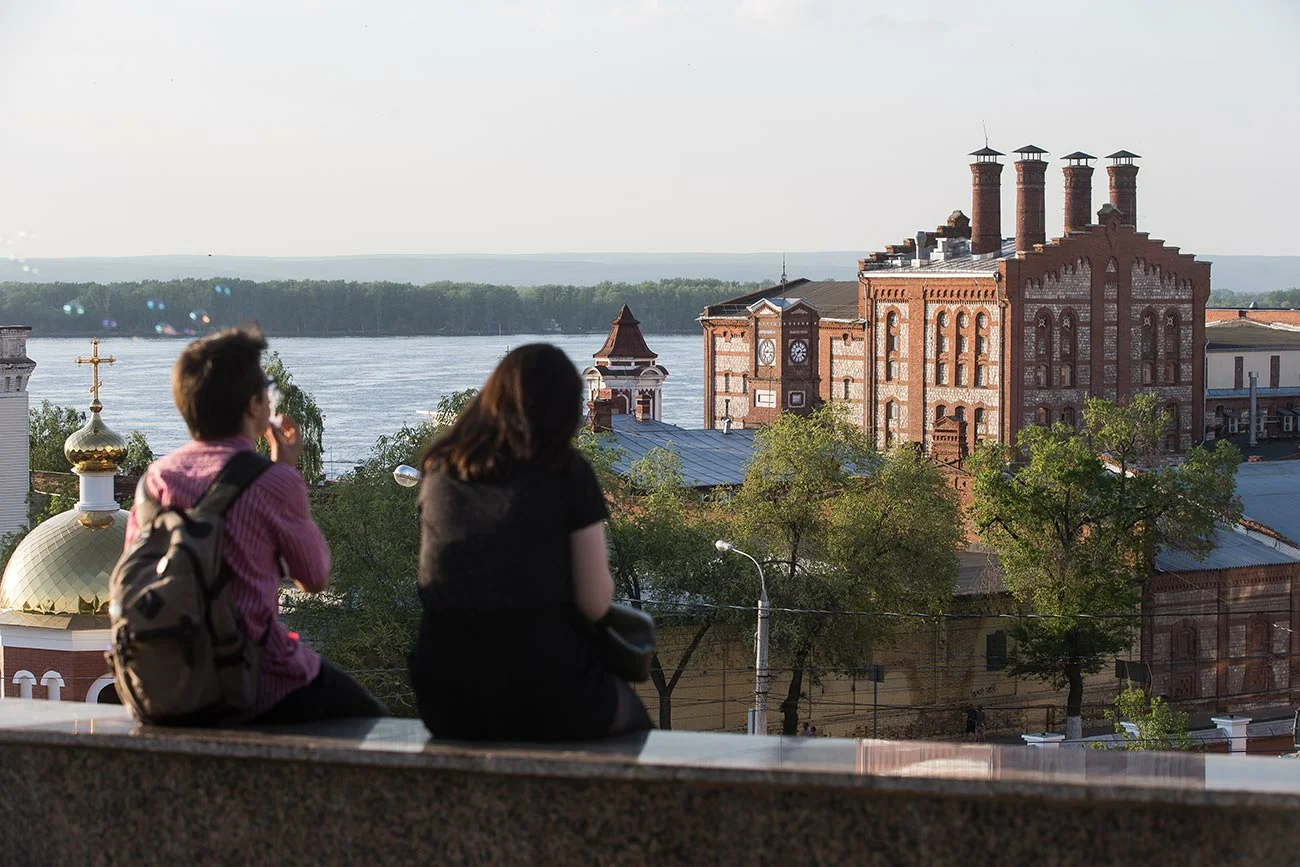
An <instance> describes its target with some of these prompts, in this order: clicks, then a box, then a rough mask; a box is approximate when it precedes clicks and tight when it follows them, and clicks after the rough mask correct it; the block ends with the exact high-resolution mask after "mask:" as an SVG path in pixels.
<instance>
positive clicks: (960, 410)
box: [952, 406, 966, 421]
mask: <svg viewBox="0 0 1300 867" xmlns="http://www.w3.org/2000/svg"><path fill="white" fill-rule="evenodd" d="M952 416H953V418H955V419H957V421H965V420H966V407H964V406H959V407H957V408H956V409H954V410H953V411H952Z"/></svg>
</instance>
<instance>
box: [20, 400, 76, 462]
mask: <svg viewBox="0 0 1300 867" xmlns="http://www.w3.org/2000/svg"><path fill="white" fill-rule="evenodd" d="M27 422H28V436H29V439H30V443H31V468H32V471H33V472H51V473H66V472H68V471H69V470H70V469H71V467H70V466H69V465H68V459H67V458H66V457H64V456H63V444H64V443H65V442H67V439H68V437H70V436H72V435H73V434H74V433H76V432H77V431H78V430H80V429H81V426H82V425H84V424H85V423H86V414H85V413H84V412H81V411H80V410H77V409H73V408H72V407H70V406H55V405H54V404H52V403H50V402H49V401H48V400H43V401H41V405H40V406H34V407H32V408H31V409H30V410H29V411H28V419H27Z"/></svg>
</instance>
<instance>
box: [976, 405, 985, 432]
mask: <svg viewBox="0 0 1300 867" xmlns="http://www.w3.org/2000/svg"><path fill="white" fill-rule="evenodd" d="M983 430H984V407H982V406H977V407H975V431H976V432H977V433H979V432H982V431H983Z"/></svg>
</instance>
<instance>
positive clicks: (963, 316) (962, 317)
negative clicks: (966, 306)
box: [957, 310, 970, 328]
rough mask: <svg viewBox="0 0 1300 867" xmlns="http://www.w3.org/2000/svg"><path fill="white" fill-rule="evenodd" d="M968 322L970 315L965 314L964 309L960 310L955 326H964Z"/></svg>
mask: <svg viewBox="0 0 1300 867" xmlns="http://www.w3.org/2000/svg"><path fill="white" fill-rule="evenodd" d="M969 322H970V317H969V316H967V315H966V311H965V310H963V311H961V312H960V313H958V314H957V327H958V328H965V327H966V325H967V323H969Z"/></svg>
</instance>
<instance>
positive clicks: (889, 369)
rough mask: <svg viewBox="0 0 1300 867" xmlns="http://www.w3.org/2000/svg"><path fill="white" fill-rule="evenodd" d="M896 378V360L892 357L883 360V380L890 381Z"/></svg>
mask: <svg viewBox="0 0 1300 867" xmlns="http://www.w3.org/2000/svg"><path fill="white" fill-rule="evenodd" d="M895 379H898V362H897V361H894V360H893V359H892V358H891V359H890V360H889V361H887V362H885V380H886V381H892V380H895Z"/></svg>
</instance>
